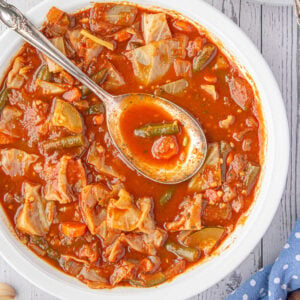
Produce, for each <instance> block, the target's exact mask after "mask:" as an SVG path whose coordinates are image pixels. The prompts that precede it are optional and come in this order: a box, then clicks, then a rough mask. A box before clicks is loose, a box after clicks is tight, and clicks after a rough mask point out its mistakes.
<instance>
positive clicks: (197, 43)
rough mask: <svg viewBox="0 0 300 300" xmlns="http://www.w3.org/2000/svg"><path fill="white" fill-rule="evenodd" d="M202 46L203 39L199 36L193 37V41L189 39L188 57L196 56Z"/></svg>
mask: <svg viewBox="0 0 300 300" xmlns="http://www.w3.org/2000/svg"><path fill="white" fill-rule="evenodd" d="M202 46H203V41H202V38H201V37H197V38H195V40H193V41H189V44H188V47H187V52H188V56H189V57H194V56H196V55H197V54H198V53H199V52H200V51H201V50H202Z"/></svg>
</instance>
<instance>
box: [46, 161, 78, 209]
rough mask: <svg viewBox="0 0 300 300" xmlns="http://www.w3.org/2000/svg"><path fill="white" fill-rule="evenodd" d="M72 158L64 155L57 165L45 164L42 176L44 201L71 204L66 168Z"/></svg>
mask: <svg viewBox="0 0 300 300" xmlns="http://www.w3.org/2000/svg"><path fill="white" fill-rule="evenodd" d="M71 159H72V158H71V157H70V156H67V155H64V156H63V157H62V158H61V159H60V160H59V162H58V163H57V164H55V165H48V164H46V165H45V167H44V169H45V170H46V172H45V174H42V176H43V177H44V180H45V181H46V185H45V187H44V196H45V199H46V200H49V201H51V200H53V201H58V202H59V203H61V204H65V203H70V202H71V193H70V188H69V185H68V180H67V167H68V163H69V161H70V160H71Z"/></svg>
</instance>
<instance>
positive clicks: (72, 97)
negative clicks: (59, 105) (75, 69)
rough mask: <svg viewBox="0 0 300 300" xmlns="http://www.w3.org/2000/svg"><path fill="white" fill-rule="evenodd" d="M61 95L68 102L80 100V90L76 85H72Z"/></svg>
mask: <svg viewBox="0 0 300 300" xmlns="http://www.w3.org/2000/svg"><path fill="white" fill-rule="evenodd" d="M62 97H63V98H64V99H65V100H67V101H69V102H75V101H78V100H80V98H81V92H80V90H79V89H78V88H77V87H74V88H72V89H71V90H69V91H67V92H65V93H64V94H63V96H62Z"/></svg>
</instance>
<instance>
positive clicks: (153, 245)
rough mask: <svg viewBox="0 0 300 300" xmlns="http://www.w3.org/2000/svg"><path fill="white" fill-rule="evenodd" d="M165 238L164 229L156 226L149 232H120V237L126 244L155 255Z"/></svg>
mask: <svg viewBox="0 0 300 300" xmlns="http://www.w3.org/2000/svg"><path fill="white" fill-rule="evenodd" d="M166 238H167V233H166V231H164V230H162V229H160V228H157V229H155V230H153V231H151V233H149V234H146V233H134V232H133V233H129V234H126V235H125V234H122V235H121V236H120V239H121V241H122V242H124V243H126V244H128V246H130V248H132V249H133V250H135V251H137V252H140V253H144V254H147V255H156V253H157V250H158V249H159V248H160V247H161V246H162V245H163V243H164V242H165V240H166Z"/></svg>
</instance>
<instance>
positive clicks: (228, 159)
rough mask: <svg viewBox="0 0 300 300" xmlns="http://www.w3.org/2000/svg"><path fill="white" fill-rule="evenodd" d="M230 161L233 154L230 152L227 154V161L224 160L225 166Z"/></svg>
mask: <svg viewBox="0 0 300 300" xmlns="http://www.w3.org/2000/svg"><path fill="white" fill-rule="evenodd" d="M232 161H233V154H232V153H231V152H230V153H229V155H228V156H227V161H226V164H227V166H229V165H230V164H231V162H232Z"/></svg>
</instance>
